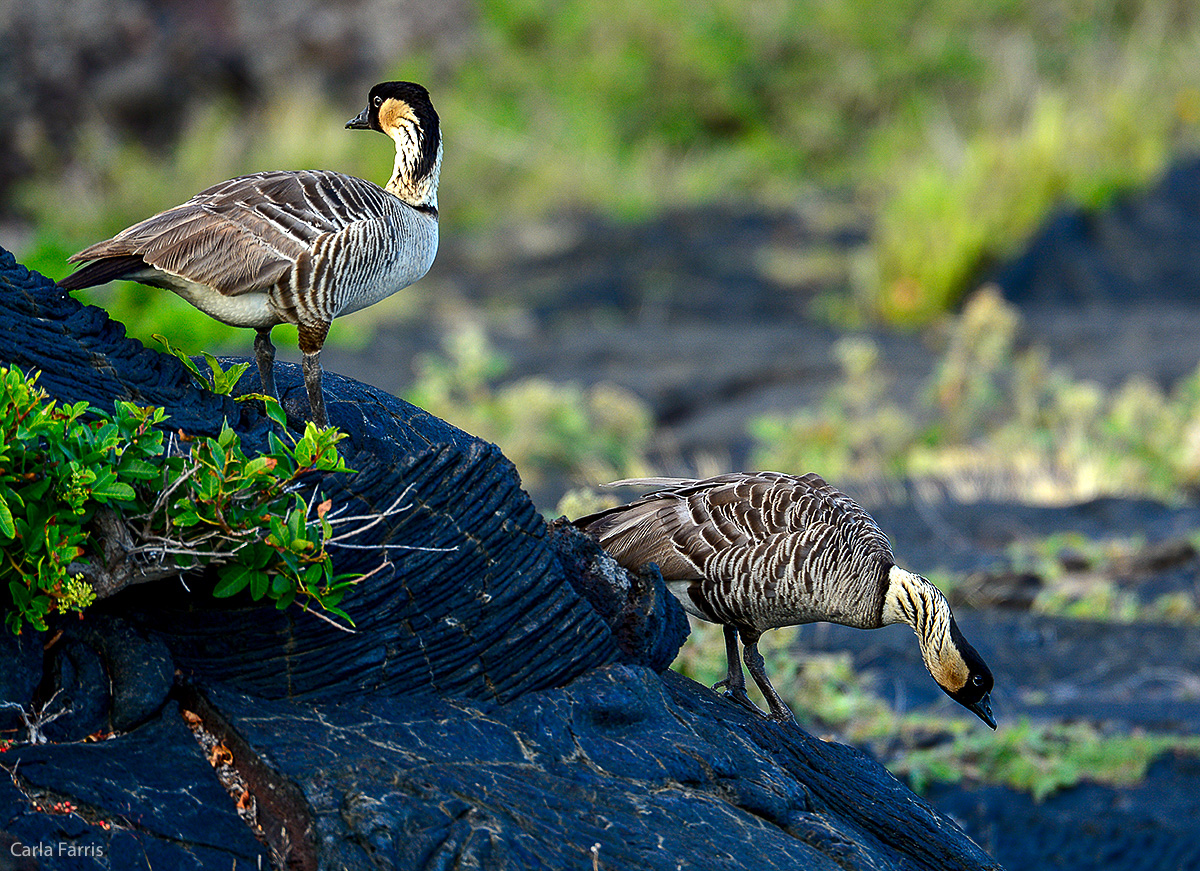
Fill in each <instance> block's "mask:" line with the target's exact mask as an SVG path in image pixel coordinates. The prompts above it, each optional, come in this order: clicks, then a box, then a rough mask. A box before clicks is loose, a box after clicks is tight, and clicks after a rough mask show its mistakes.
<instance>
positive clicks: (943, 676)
mask: <svg viewBox="0 0 1200 871" xmlns="http://www.w3.org/2000/svg"><path fill="white" fill-rule="evenodd" d="M882 622H883V623H884V625H888V624H891V623H905V624H907V625H909V626H911V627H912V629H913V631H914V632H915V633H916V634H917V642H918V643H919V645H920V647H921V658H922V659H923V660H924V662H925V667H926V668H927V669H929V673H930V674H931V675H932V676H933V679H934V680H935V681H937V684H938V686H940V687H941V688H942V689H943V690H945V692H946V694H947V695H949V696H950V697H951V698H952V699H954V700H955V701H957V702H959V703H960V704H962V705H964V706H965V707H967V708H968V709H969V710H971V711H973V712H974V713H975V714H976V715H977V716H978V717H979V718H980V719H982V720H983V721H984V722H985V723H987V724H988V725H989V726H991V727H992V728H993V729H995V728H996V721H995V718H994V717H993V716H992V710H991V701H990V691H991V689H992V675H991V672H990V671H989V670H988V668H987V666H986V665H985V664H984V662H983V659H982V658H981V657H980V656H979V654H978V653H976V651H975V649H974V648H973V647H971V645H970V644H968V643H967V641H966V639H965V638H963V635H962V633H961V632H960V631H959V629H958V624H957V623H956V622H955V620H954V615H953V614H952V613H951V611H950V603H949V602H947V601H946V597H945V596H944V595H943V594H942V591H941V590H939V589H938V588H937V587H935V586H934V585H933V584H931V583H929V581H927V580H925V579H924V578H923V577H921V576H920V575H915V574H913V573H912V572H909V571H905V570H904V569H902V568H900V567H899V566H892V567H891V569H890V570H889V572H888V587H887V591H886V592H885V593H884V599H883V621H882Z"/></svg>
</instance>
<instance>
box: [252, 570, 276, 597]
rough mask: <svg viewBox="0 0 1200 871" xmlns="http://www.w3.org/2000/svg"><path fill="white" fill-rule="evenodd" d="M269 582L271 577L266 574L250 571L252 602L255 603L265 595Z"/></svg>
mask: <svg viewBox="0 0 1200 871" xmlns="http://www.w3.org/2000/svg"><path fill="white" fill-rule="evenodd" d="M270 580H271V576H270V575H268V574H267V573H266V572H256V571H253V570H250V596H251V597H252V598H253V599H254V601H256V602H257V601H259V600H260V599H261V598H262V597H263V596H265V595H266V593H267V586H268V584H269V582H270Z"/></svg>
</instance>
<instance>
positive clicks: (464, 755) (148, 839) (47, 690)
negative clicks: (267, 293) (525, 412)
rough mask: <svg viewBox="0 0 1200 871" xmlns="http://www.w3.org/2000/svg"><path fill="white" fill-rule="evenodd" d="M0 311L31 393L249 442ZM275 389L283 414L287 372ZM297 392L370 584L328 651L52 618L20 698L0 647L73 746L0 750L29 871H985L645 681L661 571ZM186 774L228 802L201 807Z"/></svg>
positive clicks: (105, 324)
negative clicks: (319, 438)
mask: <svg viewBox="0 0 1200 871" xmlns="http://www.w3.org/2000/svg"><path fill="white" fill-rule="evenodd" d="M0 309H2V310H3V311H4V312H5V318H4V319H3V322H2V323H0V361H3V362H4V363H15V364H19V365H21V366H22V367H25V368H36V369H40V370H41V371H42V372H43V375H42V379H41V383H42V385H43V386H44V387H46V388H47V390H49V392H50V393H51V395H52V396H53V397H55V398H57V399H59V400H63V401H76V400H79V399H86V400H88V401H90V402H92V403H93V404H94V405H97V406H107V405H109V404H110V403H111V402H112V400H113V399H114V398H117V397H121V398H132V399H135V400H136V401H139V402H143V403H148V404H157V405H163V406H164V407H166V409H167V411H168V412H169V414H170V415H171V417H170V420H169V421H168V425H169V426H171V427H172V428H175V427H179V428H182V429H184V430H187V431H189V432H192V433H196V434H214V433H215V432H217V430H218V429H219V427H220V425H221V421H222V419H228V420H229V421H230V423H231V425H232V426H233V427H234V428H235V429H236V430H237V431H238V432H239V433H240V434H241V435H242V438H243V442H244V443H245V444H246V445H248V446H249V447H250V449H253V448H254V446H255V445H256V444H257V445H261V444H263V441H264V440H265V438H266V433H267V432H268V428H269V427H270V425H271V424H270V423H269V422H268V421H267V420H266V419H265V418H264V417H263V416H262V415H261V413H260V411H259V410H258V409H257V408H256V407H255V405H254V404H253V403H248V404H238V403H236V402H234V401H233V400H231V399H229V398H226V397H218V396H213V395H212V394H209V393H206V392H204V391H201V390H197V389H196V388H194V387H192V386H191V385H190V384H189V382H188V378H187V375H186V373H185V372H184V371H183V368H182V366H181V365H179V363H178V361H176V360H174V359H173V358H170V357H164V356H162V355H158V354H154V353H152V352H150V351H147V350H145V349H144V348H142V346H141V345H140V344H139V343H137V342H133V341H129V340H127V339H125V337H124V336H123V334H122V331H121V328H120V326H119V325H116V324H113V323H112V322H111V321H109V320H108V319H107V318H106V317H105V316H104V314H103V313H102V312H100V311H98V310H96V309H90V308H84V307H82V306H80V305H78V304H77V303H75V302H74V301H73V300H71V299H70V298H68V297H66V296H65V295H64V294H62V293H61V292H59V291H58V290H57V289H56V288H55V287H54V286H53V285H52V284H51V283H50V282H48V281H47V280H46V279H44V278H43V277H42V276H39V275H37V274H31V273H28V272H26V271H25V270H24V269H22V268H21V267H19V266H18V265H17V264H15V262H14V261H13V260H12V258H11V256H10V255H8V254H7V253H0ZM277 379H278V381H279V383H280V387H281V389H282V391H283V393H284V402H285V406H289V407H292V408H295V407H297V406H301V407H302V402H303V384H302V380H301V378H300V375H299V372H298V369H297V367H294V366H279V372H278V375H277ZM240 387H241V389H243V390H252V389H254V388H256V387H257V377H256V376H255V375H251V374H248V375H247V376H246V380H245V381H244V383H243V384H241V385H240ZM325 388H326V392H327V399H328V406H329V414H330V418H331V420H332V421H333V422H334V423H335V424H337V425H338V426H340V427H342V428H343V429H345V430H347V431H348V432H349V433H350V438H349V439H347V440H346V442H344V443H343V447H344V455H345V458H346V462H347V465H348V466H350V467H351V468H353V469H356V470H358V471H357V473H356V474H353V475H345V474H341V475H339V474H329V475H314V476H313V477H312V479H311V480H310V481H309V482H308V484H310V485H311V487H312V492H313V493H314V494H320V495H322V496H323V497H325V498H329V499H331V500H332V501H333V504H334V506H335V507H334V510H335V511H343V512H344V516H363V517H367V516H373V517H375V518H376V519H377V522H374V523H371V522H367V521H364V522H363V524H362V526H361V527H359V528H358V532H357V534H356V535H355V536H354V540H353V542H352V543H353V544H355V545H357V547H355V548H354V549H347V550H345V552H344V553H338V554H337V558H338V568H339V571H342V572H366V571H370V570H372V569H377V570H378V571H376V573H375V574H374V575H373V576H372V577H371V578H370V580H369V581H367V582H365V583H363V584H360V585H358V586H356V587H354V588H353V590H352V591H351V592H350V593H349V594H348V595H347V596H346V598H345V599H344V600H343V601H342V603H341V606H342V607H343V608H344V609H345V610H346V611H347V612H349V613H350V614H352V615H353V616H354V618H355V621H356V627H357V632H356V633H355V634H346V633H344V632H342V631H339V630H338V629H336V628H334V627H332V626H330V625H329V624H328V623H326V622H323V621H320V620H317V619H316V618H315V617H313V616H312V615H310V614H308V613H305V612H303V611H300V610H299V609H298V608H295V607H293V608H289V609H286V610H284V611H278V610H276V609H275V608H274V607H272V606H270V605H266V606H260V605H255V603H253V602H252V601H250V600H249V598H248V597H247V596H241V597H234V598H233V599H231V600H216V599H213V598H212V597H211V596H210V595H209V591H210V589H211V584H212V579H211V578H210V577H206V576H203V575H200V576H194V577H188V578H187V583H186V585H185V584H183V583H181V582H180V583H177V582H175V581H163V582H158V583H153V584H145V585H142V586H140V587H131V588H128V589H126V590H123V591H121V592H119V593H118V594H116V595H114V596H112V597H110V598H108V599H106V600H104V601H103V602H101V603H98V604H97V605H96V606H95V607H94V608H93V610H92V611H91V616H89V618H88V619H87V620H85V621H83V622H80V621H78V620H73V619H72V620H62V621H59V622H58V623H57V625H55V626H53V627H52V632H51V633H50V634H49V639H52V643H48V644H46V645H45V648H46V649H45V651H44V654H42V662H41V666H42V670H41V673H40V674H38V673H36V659H37V655H38V654H39V653H41V647H42V645H41V644H38V645H36V646H35V647H34V648H32V649H31V648H30V646H29V640H28V636H24V637H21V638H13V637H11V636H10V635H4V636H3V638H2V640H0V657H3V660H4V661H5V662H9V661H12V662H15V663H17V665H18V668H17V669H16V673H15V674H14V675H13V676H12V677H7V676H6V677H5V678H4V682H3V683H0V687H2V688H3V689H4V691H5V693H6V694H11V695H6V697H5V699H4V701H8V702H14V703H17V704H19V705H20V706H21V707H22V709H23V710H24V711H25V712H26V717H27V718H30V719H32V720H34V721H36V722H37V724H38V727H39V728H38V732H39V733H40V734H41V735H42V736H43V737H44V736H49V737H51V738H57V739H58V740H67V739H69V740H70V741H71V743H24V744H17V745H15V746H13V747H12V748H11V749H10V750H9V751H8V752H7V753H6V754H5V758H4V762H5V765H6V767H8V770H9V773H10V775H11V777H10V779H11V783H4V784H0V842H2V843H4V844H8V845H9V846H21V845H25V846H29V845H49V847H48V849H50V850H52V851H54V852H53V853H52V855H46V854H44V853H43V854H41V855H39V856H37V857H34V858H36V859H37V861H38V862H40V863H41V867H49V868H75V867H79V868H91V867H95V865H96V862H97V857H98V856H102V857H103V862H102V863H101V864H107V865H108V867H114V868H118V867H119V868H140V867H147V868H149V867H153V868H231V867H232V868H234V869H241V868H244V869H251V868H258V867H262V866H263V864H265V863H264V862H263V860H264V858H265V859H266V860H267V861H268V862H270V863H272V864H274V865H275V867H288V868H298V869H311V868H339V869H340V868H350V869H358V868H361V869H367V868H371V869H375V868H449V867H455V868H514V869H516V868H521V869H526V868H547V869H556V871H557V869H562V868H569V867H576V868H579V867H582V868H587V867H592V868H662V869H664V871H674V869H677V868H680V867H688V868H730V869H734V868H739V869H740V868H747V867H765V868H774V867H778V868H785V867H786V868H814V869H830V871H833V869H856V868H861V869H867V868H870V869H922V868H927V869H946V868H956V869H957V868H961V869H982V868H993V869H994V868H998V867H999V866H998V865H997V864H996V863H995V862H994V861H993V860H991V859H990V858H989V857H988V856H987V855H986V854H984V853H983V852H982V851H981V850H980V849H979V848H978V847H977V846H976V845H975V844H973V843H972V842H971V841H970V840H968V839H967V838H966V837H965V836H964V835H963V834H962V832H961V831H960V830H959V829H958V828H956V827H955V826H954V825H953V824H952V823H950V822H948V821H947V820H946V819H945V818H944V817H941V816H939V815H938V814H937V813H935V812H934V811H933V810H932V809H931V808H930V806H929V805H928V804H926V803H925V802H923V801H921V800H919V799H917V798H916V797H915V796H913V795H912V794H911V793H910V792H909V791H908V790H907V789H906V788H904V787H903V786H901V785H900V784H899V783H898V782H897V781H896V780H895V779H894V778H893V777H892V776H891V775H890V774H888V773H887V772H886V771H885V770H884V769H883V768H881V767H880V766H879V765H878V764H877V763H876V762H875V761H874V760H872V759H871V758H870V757H868V756H866V755H865V754H863V753H862V752H861V751H858V750H855V749H853V748H850V747H846V746H843V745H839V744H834V743H826V742H824V741H821V740H819V739H816V738H814V737H812V736H810V735H808V734H807V733H805V732H803V731H802V730H800V729H797V728H795V727H791V726H787V727H785V726H781V725H779V724H776V723H772V722H769V721H766V720H764V719H761V718H758V717H755V716H754V715H753V714H751V713H749V712H747V711H745V710H744V709H742V708H741V707H740V706H738V705H736V704H732V703H730V702H727V701H726V700H724V699H723V698H721V697H720V696H718V695H716V694H715V693H713V692H711V691H709V690H707V689H705V688H703V687H700V686H698V685H697V684H695V683H693V682H691V681H688V680H686V679H684V678H682V677H679V676H677V675H675V674H673V673H671V672H665V673H663V672H662V671H661V670H662V669H663V668H664V667H665V665H666V664H667V663H669V661H670V660H671V659H672V658H673V656H674V654H675V652H676V651H677V649H678V647H679V645H680V644H681V643H682V641H683V638H684V635H685V632H686V623H685V622H684V621H683V619H682V614H681V612H680V608H679V606H678V604H677V603H675V602H674V600H673V599H672V598H671V597H670V596H668V595H666V593H665V590H664V586H663V584H662V579H661V577H660V576H659V575H658V574H657V573H656V572H653V571H650V572H644V573H641V574H639V575H637V576H629V575H626V574H624V573H622V572H620V571H619V570H617V569H616V567H615V565H614V564H613V563H612V561H611V560H610V559H609V558H608V557H607V556H605V555H603V554H602V553H601V552H599V550H598V549H597V548H596V547H595V545H594V544H593V543H591V542H590V541H589V540H586V539H583V538H582V537H581V536H580V534H579V533H576V532H573V531H571V530H570V529H569V528H566V527H564V526H561V525H559V526H557V527H555V528H554V529H550V528H549V527H547V525H546V523H545V522H544V521H543V520H542V518H541V516H540V515H539V514H538V513H537V511H536V510H535V509H534V507H533V504H532V503H531V501H530V500H529V498H528V496H527V495H526V494H525V493H524V492H523V491H522V489H521V487H520V481H519V480H518V478H517V475H516V473H515V470H514V469H513V467H512V465H511V463H509V462H508V461H507V460H506V459H505V458H504V457H503V456H502V455H501V454H500V452H499V450H498V449H496V447H495V446H494V445H490V444H487V443H484V442H481V441H479V440H477V439H474V438H473V437H471V436H469V435H467V434H466V433H463V432H461V431H459V430H456V429H454V428H453V427H450V426H449V425H447V424H445V423H444V422H442V421H439V420H437V419H435V418H432V417H430V416H429V415H428V414H426V413H424V412H422V411H421V410H420V409H417V408H414V407H412V406H410V405H408V404H406V403H404V402H401V401H400V400H397V399H395V398H393V397H390V396H387V395H386V394H383V393H380V392H379V391H376V390H373V389H371V388H368V387H365V386H364V385H361V384H357V383H355V382H351V381H348V380H347V379H343V378H338V377H337V376H335V375H332V374H327V375H326V378H325ZM57 630H61V631H62V634H61V635H58V634H57ZM38 641H41V639H38ZM139 665H140V667H139ZM68 697H69V700H70V708H69V709H68V708H63V707H62V703H63V702H64V701H65V700H66V699H67V698H68ZM56 705H57V706H58V707H55V706H56ZM59 710H67V711H68V712H67V713H65V714H63V715H62V716H60V717H58V718H57V719H56V720H54V721H53V722H45V717H44V716H43V717H41V719H40V720H39V715H40V714H41V715H48V714H52V713H56V712H57V711H59ZM185 712H186V713H185ZM51 726H53V727H55V729H56V730H57V731H55V730H52V729H51V728H50V727H51ZM191 727H195V729H196V734H193V731H192V728H191ZM93 729H94V730H96V733H95V734H93V732H92V731H91V730H93ZM31 731H32V730H25V732H24V733H23V734H24V736H25V737H31ZM110 733H111V737H110V738H109V740H96V741H93V742H88V743H83V742H80V741H78V738H80V737H81V736H82V735H84V734H87V735H91V737H92V738H94V739H104V738H106V737H109V735H110ZM202 733H203V734H202ZM204 735H207V736H208V737H209V738H210V739H212V741H213V742H215V743H213V744H211V745H205V746H206V747H211V749H210V750H207V751H202V750H201V746H200V744H198V743H197V738H198V737H199V738H203V736H204ZM205 752H208V753H209V754H210V758H209V759H208V760H206V759H205ZM210 762H219V764H218V766H217V770H219V771H220V770H225V769H231V770H232V771H233V772H234V773H235V774H236V775H237V776H238V777H239V778H240V779H241V782H242V784H244V785H243V786H238V787H237V788H236V790H235V788H234V787H231V786H229V785H227V786H226V789H222V787H221V786H220V785H219V784H218V781H217V776H216V775H215V774H214V769H213V767H212V766H211V765H210ZM227 790H228V793H227ZM232 794H238V795H239V802H238V809H235V805H234V800H233V799H232V798H231V797H230V795H232ZM243 805H244V806H245V807H243ZM245 809H251V810H252V811H253V813H254V814H255V815H256V820H257V823H258V826H259V827H260V828H259V829H252V828H250V827H249V826H247V825H246V824H245V823H244V822H243V821H242V819H241V818H240V811H241V810H245ZM256 836H257V837H256ZM18 852H19V851H18ZM26 858H30V857H29V855H28V853H27V854H26V855H24V856H20V855H14V856H13V863H19V862H23V861H25V859H26ZM4 861H6V862H7V861H8V859H7V857H6V858H5V860H4Z"/></svg>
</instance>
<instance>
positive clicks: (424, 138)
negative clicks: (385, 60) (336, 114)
mask: <svg viewBox="0 0 1200 871" xmlns="http://www.w3.org/2000/svg"><path fill="white" fill-rule="evenodd" d="M346 127H347V129H350V130H378V131H379V132H380V133H384V134H386V135H387V136H389V137H391V139H392V140H393V141H394V142H395V143H396V166H395V171H394V172H393V173H392V178H391V180H390V181H389V182H388V183H387V189H388V190H389V191H390V192H391V193H393V194H395V195H396V196H398V197H400V198H401V199H402V200H404V201H405V202H408V203H409V204H411V205H414V206H418V207H431V208H433V209H435V210H436V209H437V187H438V175H439V173H440V171H441V165H442V132H441V129H440V126H439V122H438V114H437V112H436V111H435V110H434V108H433V103H432V101H430V99H429V92H428V91H427V90H425V88H423V87H422V86H421V85H418V84H416V83H415V82H381V83H380V84H378V85H376V86H375V87H373V88H371V93H370V95H369V96H368V97H367V107H366V108H365V109H363V110H362V111H361V112H359V113H358V115H357V116H356V117H354V118H352V119H350V120H349V121H347V122H346Z"/></svg>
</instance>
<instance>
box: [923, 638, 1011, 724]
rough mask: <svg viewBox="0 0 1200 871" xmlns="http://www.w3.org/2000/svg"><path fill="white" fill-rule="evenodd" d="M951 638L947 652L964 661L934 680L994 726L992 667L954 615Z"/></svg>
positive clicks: (936, 676) (935, 676)
mask: <svg viewBox="0 0 1200 871" xmlns="http://www.w3.org/2000/svg"><path fill="white" fill-rule="evenodd" d="M950 641H951V644H952V648H953V651H952V652H948V654H949V658H953V659H956V660H958V659H961V662H957V661H956V662H954V663H953V667H951V668H948V669H946V670H945V671H944V672H943V673H942V675H936V674H935V675H934V679H935V680H937V682H938V685H939V686H941V688H942V689H943V690H945V691H946V695H948V696H950V698H952V699H954V701H956V702H958V703H959V704H960V705H962V706H963V707H964V708H966V709H967V710H968V711H970V712H971V713H973V714H974V715H975V716H977V717H979V719H981V720H983V722H985V723H987V724H988V725H989V726H990V727H991V728H993V729H995V728H996V718H995V717H993V716H992V684H993V680H992V672H991V669H989V668H988V667H987V663H985V662H984V661H983V657H982V656H980V655H979V654H978V653H977V652H976V650H975V648H974V647H972V646H971V645H970V643H969V642H968V641H967V639H965V638H964V637H963V634H962V632H960V631H959V629H958V623H956V622H955V620H954V618H953V617H951V618H950Z"/></svg>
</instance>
